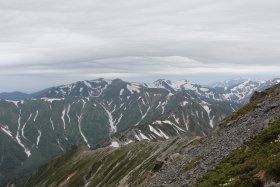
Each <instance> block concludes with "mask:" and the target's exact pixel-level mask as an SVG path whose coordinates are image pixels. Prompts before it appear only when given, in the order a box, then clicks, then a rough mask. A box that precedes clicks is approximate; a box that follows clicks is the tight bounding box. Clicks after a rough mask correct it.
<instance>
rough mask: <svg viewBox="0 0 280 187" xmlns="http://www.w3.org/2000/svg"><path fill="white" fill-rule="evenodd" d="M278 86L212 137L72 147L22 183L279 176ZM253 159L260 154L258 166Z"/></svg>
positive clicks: (262, 180)
mask: <svg viewBox="0 0 280 187" xmlns="http://www.w3.org/2000/svg"><path fill="white" fill-rule="evenodd" d="M278 88H279V85H276V86H274V87H272V88H270V89H268V90H266V91H264V94H263V95H262V97H258V98H255V99H253V100H252V102H251V103H249V104H248V105H246V106H245V107H243V108H242V109H240V110H238V111H237V112H235V113H233V114H232V115H230V116H228V117H227V118H226V119H225V120H224V121H223V122H222V123H220V125H219V127H218V128H216V130H215V131H214V132H213V133H212V134H211V135H209V136H208V137H192V136H189V137H185V136H181V137H177V138H171V139H169V140H167V141H159V142H150V141H145V140H144V141H140V142H136V143H131V144H128V145H124V146H121V147H119V148H112V147H106V148H100V149H97V150H88V149H87V148H85V147H73V149H72V150H70V151H67V153H66V154H65V155H64V156H62V157H59V158H57V159H54V160H52V161H50V162H48V163H47V164H45V165H44V166H42V167H41V168H40V169H39V170H38V171H37V172H36V173H34V174H33V175H32V176H31V177H30V178H29V179H28V180H27V181H26V182H23V183H21V184H20V185H19V186H50V185H51V186H192V185H197V186H209V185H210V186H213V185H214V186H215V185H227V184H229V185H231V186H240V185H243V186H244V185H245V186H246V185H251V184H254V185H255V184H259V185H265V184H266V185H269V184H270V183H272V182H279V179H280V178H279V175H278V174H279V172H278V170H279V167H278V166H279V165H277V164H279V162H278V160H277V159H274V158H276V157H277V155H279V154H280V150H279V142H280V141H279V136H280V130H279V129H280V121H279V118H280V95H279V92H278V91H277V90H278ZM270 153H271V154H270ZM261 156H262V157H263V158H264V159H263V161H261V159H260V158H261ZM254 159H257V160H258V159H259V162H258V164H259V163H261V164H259V166H260V167H257V166H258V164H257V163H255V162H253V160H254ZM268 161H270V162H268ZM266 163H267V164H266ZM234 165H236V166H237V167H235V168H234V167H233V166H234ZM274 166H276V167H274ZM225 171H228V173H227V174H226V175H225V174H223V173H224V172H225ZM248 173H249V174H248ZM277 173H278V174H277ZM249 178H251V179H252V180H249ZM245 179H246V180H247V182H246V180H245ZM248 180H249V181H248ZM244 181H245V182H244Z"/></svg>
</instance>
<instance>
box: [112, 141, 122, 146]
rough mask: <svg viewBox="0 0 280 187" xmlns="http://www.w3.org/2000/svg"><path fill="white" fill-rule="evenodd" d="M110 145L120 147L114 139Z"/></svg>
mask: <svg viewBox="0 0 280 187" xmlns="http://www.w3.org/2000/svg"><path fill="white" fill-rule="evenodd" d="M110 147H120V144H119V143H118V142H116V141H113V142H112V143H111V145H110Z"/></svg>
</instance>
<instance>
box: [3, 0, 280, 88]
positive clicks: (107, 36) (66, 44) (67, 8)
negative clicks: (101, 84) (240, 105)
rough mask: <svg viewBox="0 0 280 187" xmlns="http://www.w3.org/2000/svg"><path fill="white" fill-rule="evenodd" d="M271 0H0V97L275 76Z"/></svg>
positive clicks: (277, 22)
mask: <svg viewBox="0 0 280 187" xmlns="http://www.w3.org/2000/svg"><path fill="white" fill-rule="evenodd" d="M279 10H280V1H279V0H234V1H225V0H166V1H162V0H118V1H116V0H79V1H77V0H40V1H38V0H25V1H22V0H8V1H7V0H0V92H2V91H14V90H20V91H25V92H32V91H36V90H40V89H43V88H47V87H50V86H55V85H61V84H66V83H71V82H74V81H78V80H91V79H96V78H100V77H104V78H107V79H114V78H121V79H124V80H127V81H137V82H151V81H153V80H156V79H159V78H165V79H171V80H179V79H187V80H191V81H192V82H195V83H200V84H208V83H210V82H216V81H221V80H225V79H230V78H236V77H244V78H246V77H249V78H255V79H270V78H273V77H280V76H278V75H280V11H279Z"/></svg>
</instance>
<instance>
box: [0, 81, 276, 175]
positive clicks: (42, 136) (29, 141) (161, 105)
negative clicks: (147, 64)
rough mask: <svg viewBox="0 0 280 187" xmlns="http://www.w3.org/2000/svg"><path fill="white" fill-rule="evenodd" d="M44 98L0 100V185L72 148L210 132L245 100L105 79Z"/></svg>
mask: <svg viewBox="0 0 280 187" xmlns="http://www.w3.org/2000/svg"><path fill="white" fill-rule="evenodd" d="M274 82H275V81H274ZM272 83H273V81H271V84H272ZM250 84H251V83H250ZM244 86H245V87H246V86H248V85H247V84H245V83H243V84H240V85H239V87H238V86H236V87H238V89H237V88H236V87H232V88H230V89H231V90H234V88H235V90H236V91H240V90H239V88H240V89H241V88H243V87H244ZM241 91H243V89H241ZM40 93H41V94H40V95H39V96H36V98H33V99H26V100H20V101H11V100H0V138H1V140H2V141H1V150H0V156H1V158H2V159H1V163H0V181H1V180H4V179H7V177H11V178H13V177H20V176H23V175H25V174H27V173H28V172H31V171H33V170H34V168H36V167H37V166H38V165H39V164H41V163H43V162H44V161H45V160H47V159H49V158H51V157H52V156H55V155H59V154H62V153H63V152H65V151H66V149H67V148H69V147H70V146H71V145H72V144H85V145H87V147H89V148H96V147H100V146H106V145H110V146H113V147H118V146H120V145H124V144H128V143H131V142H135V141H141V140H145V139H146V140H149V141H158V140H166V139H170V138H172V137H174V136H178V135H188V136H190V137H192V136H203V135H207V134H209V133H210V132H211V131H212V129H213V127H215V125H216V124H217V123H218V122H219V121H221V120H222V119H223V118H224V117H225V116H227V115H228V114H229V113H231V112H233V111H235V110H237V109H238V108H240V107H241V106H242V102H243V101H241V100H238V99H239V98H241V97H237V98H236V99H231V98H232V97H230V96H225V94H223V92H221V89H220V88H207V87H203V86H200V85H196V84H191V83H190V82H188V81H175V82H172V81H168V80H157V81H155V82H153V83H150V84H145V83H143V84H139V83H130V82H125V81H122V80H120V79H115V80H105V79H97V80H92V81H79V82H76V83H73V84H70V85H64V86H58V87H53V88H50V89H47V90H45V91H44V92H40ZM246 93H247V92H246ZM242 99H243V97H242Z"/></svg>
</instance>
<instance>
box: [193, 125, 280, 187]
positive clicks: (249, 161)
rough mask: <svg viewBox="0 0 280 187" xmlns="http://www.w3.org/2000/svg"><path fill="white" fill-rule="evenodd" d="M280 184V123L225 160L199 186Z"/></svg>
mask: <svg viewBox="0 0 280 187" xmlns="http://www.w3.org/2000/svg"><path fill="white" fill-rule="evenodd" d="M270 181H276V182H279V181H280V120H277V121H276V122H274V123H273V124H272V125H271V127H269V128H268V129H267V130H265V131H263V132H261V133H260V134H258V135H257V136H256V137H254V138H252V139H251V140H250V141H248V142H247V143H245V145H244V146H243V147H242V148H240V149H238V150H236V151H234V152H233V153H232V154H230V155H229V156H228V157H227V158H226V159H224V160H223V161H222V162H221V163H220V164H219V165H218V166H217V167H216V168H215V170H211V171H209V172H208V173H207V174H206V175H205V176H203V177H202V178H200V179H199V180H198V183H197V184H196V186H198V187H203V186H205V187H208V186H244V187H248V186H263V185H264V183H267V182H270Z"/></svg>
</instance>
